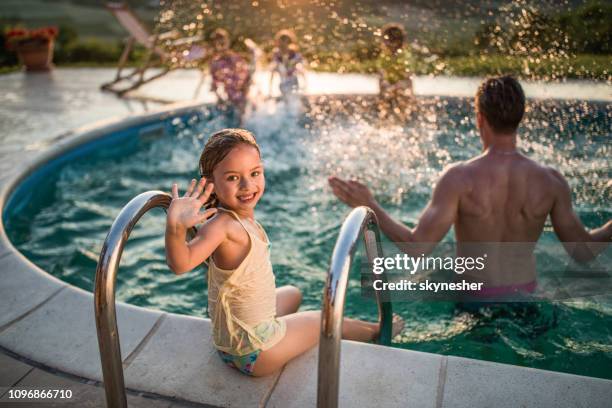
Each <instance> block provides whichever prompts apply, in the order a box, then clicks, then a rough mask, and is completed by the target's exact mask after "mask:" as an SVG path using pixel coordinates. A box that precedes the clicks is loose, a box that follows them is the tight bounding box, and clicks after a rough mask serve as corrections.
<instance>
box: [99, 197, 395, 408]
mask: <svg viewBox="0 0 612 408" xmlns="http://www.w3.org/2000/svg"><path fill="white" fill-rule="evenodd" d="M171 201H172V197H171V196H170V195H169V194H168V193H165V192H163V191H147V192H145V193H142V194H139V195H137V196H136V197H134V198H133V199H132V200H130V202H129V203H128V204H126V205H125V207H123V209H122V210H121V212H120V213H119V215H118V216H117V218H115V221H114V222H113V225H112V226H111V229H110V231H109V233H108V235H107V236H106V240H105V241H104V245H103V246H102V250H101V252H100V258H99V260H98V266H97V268H96V278H95V287H94V310H95V316H96V329H97V331H98V345H99V347H100V360H101V363H102V375H103V379H104V389H105V393H106V404H107V406H108V407H113V408H126V407H127V397H126V393H125V381H124V377H123V365H122V360H121V347H120V343H119V331H118V328H117V314H116V311H115V284H116V278H117V271H118V269H119V262H120V260H121V254H122V253H123V248H124V247H125V243H126V242H127V239H128V238H129V236H130V233H131V232H132V230H133V229H134V227H135V225H136V223H137V222H138V221H139V220H140V218H141V217H142V216H143V215H144V214H145V213H146V212H147V211H149V210H151V209H153V208H157V207H161V208H164V209H167V208H168V207H169V206H170V202H171ZM190 232H191V233H192V234H195V232H196V230H195V228H192V229H191V231H190ZM361 234H363V235H364V241H365V246H366V253H367V256H368V259H369V261H370V262H372V260H373V258H374V257H377V256H382V251H381V246H380V233H379V231H378V224H377V221H376V216H375V215H374V212H373V211H372V210H371V209H369V208H367V207H358V208H355V209H354V210H352V211H351V213H350V214H349V215H348V217H347V218H346V220H345V221H344V223H343V224H342V228H341V230H340V234H339V236H338V240H337V241H336V245H335V247H334V252H333V254H332V259H331V265H330V269H329V273H328V276H327V281H326V284H325V291H324V293H323V310H322V318H321V340H320V344H319V367H318V372H319V374H318V384H317V406H318V407H319V408H327V407H330V408H334V407H337V406H338V389H339V381H340V378H339V375H340V365H339V363H340V339H341V337H342V318H343V314H344V301H345V297H346V287H347V283H348V275H349V272H350V268H351V263H352V260H353V255H354V252H355V248H356V244H357V242H358V240H359V237H360V236H361ZM380 277H381V279H383V280H386V276H385V274H383V275H380ZM376 301H377V305H378V322H379V325H380V336H379V339H378V342H379V343H380V344H389V343H390V341H391V326H392V312H391V303H385V302H382V300H381V298H380V297H379V296H378V294H377V297H376Z"/></svg>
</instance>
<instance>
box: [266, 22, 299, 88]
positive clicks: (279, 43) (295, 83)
mask: <svg viewBox="0 0 612 408" xmlns="http://www.w3.org/2000/svg"><path fill="white" fill-rule="evenodd" d="M275 39H276V48H275V49H274V53H273V55H272V67H271V71H272V72H271V74H270V93H272V81H273V79H274V74H278V76H279V78H280V92H281V95H282V97H283V99H284V100H287V99H288V97H289V96H290V95H292V94H294V93H296V92H297V91H298V89H299V88H300V81H299V78H298V77H301V78H302V86H303V85H304V84H303V83H304V82H305V79H306V78H305V75H304V59H303V58H302V55H301V54H300V53H299V51H298V49H299V47H298V44H297V39H296V38H295V34H294V33H293V32H292V31H291V30H281V31H279V32H278V33H276V36H275Z"/></svg>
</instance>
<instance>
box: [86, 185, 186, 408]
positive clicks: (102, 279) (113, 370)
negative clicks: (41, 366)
mask: <svg viewBox="0 0 612 408" xmlns="http://www.w3.org/2000/svg"><path fill="white" fill-rule="evenodd" d="M171 201H172V197H171V196H170V194H168V193H164V192H163V191H147V192H145V193H142V194H139V195H137V196H136V197H134V198H133V199H132V200H130V202H129V203H127V204H126V205H125V206H124V207H123V209H122V210H121V212H120V213H119V215H118V216H117V218H115V221H114V222H113V225H112V226H111V228H110V231H109V232H108V235H107V236H106V239H105V240H104V245H103V246H102V251H100V258H99V259H98V266H97V268H96V280H95V286H94V309H95V314H96V329H97V331H98V345H99V346H100V360H101V363H102V375H103V379H104V389H105V392H106V405H107V406H108V407H112V408H126V407H127V398H126V394H125V381H124V378H123V365H122V360H121V347H120V344H119V330H118V328H117V313H116V311H115V283H116V280H117V279H116V278H117V271H118V269H119V262H120V260H121V254H122V253H123V248H124V246H125V243H126V242H127V239H128V237H129V236H130V233H131V232H132V229H133V228H134V226H135V225H136V223H137V222H138V220H139V219H140V218H141V217H142V216H143V215H144V214H145V213H146V212H147V211H149V210H151V209H153V208H156V207H162V208H164V209H167V208H168V207H169V206H170V202H171ZM190 232H191V233H192V234H193V233H194V232H195V229H192V230H191V231H190Z"/></svg>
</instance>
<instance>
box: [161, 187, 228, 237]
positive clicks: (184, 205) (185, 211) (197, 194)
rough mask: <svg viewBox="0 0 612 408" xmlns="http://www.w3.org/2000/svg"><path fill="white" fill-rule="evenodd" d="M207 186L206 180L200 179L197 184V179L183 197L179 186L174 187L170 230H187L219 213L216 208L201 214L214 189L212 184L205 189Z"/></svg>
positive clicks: (169, 217) (169, 211)
mask: <svg viewBox="0 0 612 408" xmlns="http://www.w3.org/2000/svg"><path fill="white" fill-rule="evenodd" d="M205 185H206V179H205V178H202V179H200V182H199V183H197V184H196V180H195V179H193V180H191V184H189V188H188V189H187V191H186V192H185V195H183V197H179V194H178V185H177V184H176V183H174V184H173V185H172V202H171V203H170V207H169V208H168V215H167V222H168V226H169V227H170V228H172V229H181V230H182V229H185V230H187V229H189V228H191V227H193V226H195V225H197V224H200V223H202V222H204V221H206V220H207V219H208V218H210V217H212V216H213V215H214V214H215V213H216V212H217V209H216V208H211V209H208V210H206V211H204V212H200V209H201V208H202V206H203V205H204V203H206V201H207V200H208V198H209V197H210V194H211V193H212V191H213V188H214V186H213V184H212V183H210V184H208V185H207V186H206V188H204V186H205Z"/></svg>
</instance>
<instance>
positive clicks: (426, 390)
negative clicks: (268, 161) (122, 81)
mask: <svg viewBox="0 0 612 408" xmlns="http://www.w3.org/2000/svg"><path fill="white" fill-rule="evenodd" d="M112 74H113V72H112V70H108V69H106V70H104V69H101V70H89V69H88V70H76V69H74V70H68V69H67V70H57V71H55V72H54V73H53V74H51V75H50V76H49V75H45V74H42V75H34V76H29V75H25V74H21V73H18V74H10V75H4V76H0V88H1V89H3V92H4V90H6V92H5V93H4V94H3V95H0V102H2V103H0V132H1V133H0V140H1V141H2V144H1V146H0V158H1V160H0V208H2V209H3V208H4V205H5V204H6V199H7V197H8V195H9V194H10V192H11V191H12V190H13V188H14V187H15V186H16V185H17V184H18V183H19V181H20V180H21V179H22V178H23V177H24V176H25V175H27V174H29V173H30V172H32V171H34V170H35V169H36V168H37V167H38V166H39V165H41V164H43V163H44V162H46V161H47V160H49V159H50V158H52V157H54V156H55V155H58V154H61V153H62V152H64V151H65V150H66V149H69V148H71V147H73V146H75V145H78V144H79V143H82V142H83V141H85V140H90V139H92V138H96V137H98V136H100V135H103V134H105V133H107V132H108V131H109V130H110V129H119V128H123V127H125V126H127V125H130V124H138V123H141V122H143V121H147V120H151V119H154V118H157V117H160V116H163V115H167V114H168V113H171V112H175V113H176V112H180V111H183V110H190V109H193V108H194V106H196V105H197V104H199V103H201V101H203V100H206V99H207V98H210V95H209V94H208V93H206V92H204V93H203V95H202V96H200V97H199V98H198V100H197V101H195V102H189V103H181V104H174V105H169V106H161V105H159V104H154V103H153V104H152V103H139V102H133V101H132V102H129V101H124V100H121V99H117V98H115V97H114V96H113V95H109V94H103V93H100V92H99V91H98V89H97V87H98V85H99V84H100V82H102V81H103V80H104V79H106V78H110V77H111V76H112ZM191 74H192V73H189V72H188V73H187V75H191ZM188 78H191V77H187V76H186V77H185V78H182V79H180V81H178V82H176V81H177V80H176V78H167V79H166V82H165V83H164V82H159V83H156V84H151V86H153V85H154V86H155V87H158V88H155V89H157V90H153V89H152V87H149V89H148V90H146V92H147V93H148V94H149V95H151V94H153V97H152V98H153V99H156V100H161V99H164V98H162V96H163V97H165V98H167V95H165V93H167V92H165V91H164V92H161V93H162V94H163V95H161V94H158V95H157V96H159V97H156V96H155V95H154V93H155V92H158V93H159V92H160V90H166V89H173V90H175V89H180V87H181V86H184V84H186V83H187V82H188V81H189V80H188ZM192 79H193V78H192ZM343 79H346V78H343ZM364 79H367V80H369V79H368V78H364ZM370 79H371V78H370ZM172 81H175V82H172ZM181 81H184V82H181ZM191 82H194V81H191ZM195 82H197V75H196V76H195ZM335 82H337V83H338V86H337V87H336V88H334V89H337V90H338V93H342V92H343V89H344V88H343V86H347V82H346V81H345V82H343V81H340V80H338V78H336V81H335ZM179 83H180V84H183V85H180V86H179ZM163 84H165V86H164V85H163ZM368 86H369V85H368ZM185 89H189V87H186V88H185ZM347 89H348V88H347ZM141 92H143V93H144V92H145V90H141ZM606 92H609V91H606ZM177 93H178V94H179V95H180V92H179V91H177ZM139 97H143V94H141V95H140V96H139ZM176 98H177V99H181V98H182V97H178V96H177V97H176ZM182 99H184V98H182ZM151 107H153V109H152V110H151V109H150V108H151ZM109 117H111V118H109ZM92 122H93V123H92ZM83 126H84V127H83ZM0 278H1V279H0V403H2V404H4V403H8V402H11V401H10V400H9V399H8V396H9V393H8V390H9V389H10V388H13V389H42V388H44V389H71V390H72V391H73V395H74V397H73V399H72V400H71V402H73V403H78V405H76V406H101V405H102V404H103V402H102V401H104V395H103V394H104V391H103V387H102V384H101V381H102V375H101V367H100V361H99V354H98V344H97V337H96V329H95V323H94V313H93V295H92V294H91V293H90V292H87V291H84V290H81V289H78V288H75V287H73V286H70V285H68V284H66V283H64V282H63V281H61V280H58V279H56V278H55V277H53V276H51V275H50V274H48V273H47V272H45V271H43V270H41V269H40V268H38V267H37V266H36V265H34V264H33V263H32V262H30V261H29V260H27V259H26V258H25V257H24V256H23V255H21V254H20V253H19V252H18V251H17V250H16V249H15V248H14V247H13V245H12V244H11V243H10V242H9V240H8V238H7V237H6V234H5V231H4V227H3V225H0ZM117 313H118V325H119V333H120V339H121V350H122V358H123V367H124V372H125V378H126V386H127V388H128V391H129V396H128V401H129V403H130V406H137V407H138V406H143V407H144V406H147V407H149V406H151V407H182V406H196V407H206V406H224V407H226V406H232V407H251V406H266V407H312V406H315V405H316V381H317V380H316V372H317V353H318V351H317V349H316V348H315V349H313V350H311V351H310V352H308V353H306V354H304V355H302V356H300V357H298V358H297V359H295V360H294V361H292V362H291V363H289V364H288V365H287V366H285V367H284V368H283V369H282V370H281V371H280V372H279V373H277V374H275V375H272V376H269V377H265V378H249V377H245V376H243V375H241V374H239V373H237V372H236V371H235V370H232V369H230V368H228V367H225V366H224V365H223V364H222V363H221V360H220V359H219V358H218V356H217V355H216V352H215V350H214V349H213V348H212V346H211V344H210V341H209V340H208V339H209V336H210V331H211V325H210V320H208V319H202V318H195V317H189V316H183V315H176V314H172V313H165V312H160V311H156V310H149V309H144V308H140V307H136V306H132V305H127V304H123V303H120V302H119V303H118V304H117ZM610 400H612V381H610V380H605V379H598V378H591V377H584V376H577V375H570V374H564V373H558V372H551V371H544V370H538V369H531V368H525V367H518V366H511V365H506V364H498V363H491V362H485V361H480V360H472V359H466V358H460V357H453V356H443V355H438V354H430V353H422V352H415V351H409V350H402V349H395V348H390V347H382V346H376V345H370V344H363V343H356V342H351V341H342V353H341V384H340V405H341V406H347V407H348V406H351V407H352V406H374V405H378V406H382V407H396V406H397V407H405V406H415V407H425V406H426V407H481V406H499V407H516V406H523V407H574V406H585V407H587V406H588V407H607V406H609V402H610ZM53 403H54V404H56V405H55V406H63V404H62V401H60V400H54V401H53ZM16 405H17V403H16ZM17 406H19V405H17ZM21 406H24V405H21Z"/></svg>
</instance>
